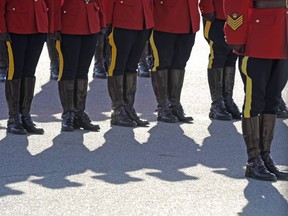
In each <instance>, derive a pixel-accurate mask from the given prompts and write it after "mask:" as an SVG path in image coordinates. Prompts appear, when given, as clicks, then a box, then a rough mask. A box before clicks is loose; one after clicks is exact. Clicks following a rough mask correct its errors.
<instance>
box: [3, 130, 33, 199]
mask: <svg viewBox="0 0 288 216" xmlns="http://www.w3.org/2000/svg"><path fill="white" fill-rule="evenodd" d="M27 146H28V138H27V136H15V135H12V134H8V133H7V135H6V136H5V138H4V139H2V140H1V142H0V155H1V157H0V176H1V178H0V197H3V196H9V195H20V194H23V192H22V191H20V190H17V189H15V187H10V186H9V185H10V184H14V183H20V182H26V181H27V179H28V177H29V175H27V173H33V162H34V161H33V156H32V155H31V154H30V152H29V151H28V150H27Z"/></svg>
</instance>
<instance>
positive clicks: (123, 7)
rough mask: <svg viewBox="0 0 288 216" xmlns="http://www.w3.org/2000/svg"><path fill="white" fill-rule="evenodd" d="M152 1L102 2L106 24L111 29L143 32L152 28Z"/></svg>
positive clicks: (121, 0) (120, 0) (109, 0)
mask: <svg viewBox="0 0 288 216" xmlns="http://www.w3.org/2000/svg"><path fill="white" fill-rule="evenodd" d="M152 1H153V0H104V2H105V3H104V5H105V11H106V18H107V24H112V26H113V27H117V28H124V29H131V30H143V29H150V28H152V27H153V26H154V22H153V12H152V7H153V4H152Z"/></svg>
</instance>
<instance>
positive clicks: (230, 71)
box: [223, 67, 241, 119]
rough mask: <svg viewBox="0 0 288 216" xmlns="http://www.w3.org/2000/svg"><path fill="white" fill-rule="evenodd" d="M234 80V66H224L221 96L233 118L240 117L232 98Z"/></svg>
mask: <svg viewBox="0 0 288 216" xmlns="http://www.w3.org/2000/svg"><path fill="white" fill-rule="evenodd" d="M234 80H235V67H225V68H224V77H223V85H224V88H223V97H224V102H225V107H226V110H227V112H228V113H230V114H231V115H232V118H233V119H241V112H240V111H239V108H238V107H237V105H236V104H235V102H234V100H233V89H234Z"/></svg>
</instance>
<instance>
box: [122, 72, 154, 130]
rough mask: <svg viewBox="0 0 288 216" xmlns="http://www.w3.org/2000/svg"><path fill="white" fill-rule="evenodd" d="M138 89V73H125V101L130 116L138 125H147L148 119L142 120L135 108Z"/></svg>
mask: <svg viewBox="0 0 288 216" xmlns="http://www.w3.org/2000/svg"><path fill="white" fill-rule="evenodd" d="M136 89H137V74H136V73H126V74H125V75H124V101H125V103H126V112H127V114H128V116H129V117H130V118H131V119H132V120H133V121H135V122H136V123H137V126H147V125H148V124H149V122H148V121H146V120H141V119H140V118H139V117H138V116H137V113H136V111H135V109H134V101H135V94H136Z"/></svg>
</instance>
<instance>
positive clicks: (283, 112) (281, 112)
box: [276, 98, 288, 118]
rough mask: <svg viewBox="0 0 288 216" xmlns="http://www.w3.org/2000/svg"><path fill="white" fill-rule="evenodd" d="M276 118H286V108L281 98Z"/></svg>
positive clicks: (287, 112) (287, 111)
mask: <svg viewBox="0 0 288 216" xmlns="http://www.w3.org/2000/svg"><path fill="white" fill-rule="evenodd" d="M276 114H277V118H288V107H287V105H286V104H285V101H284V100H283V98H281V101H280V105H279V107H278V109H277V112H276Z"/></svg>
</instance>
